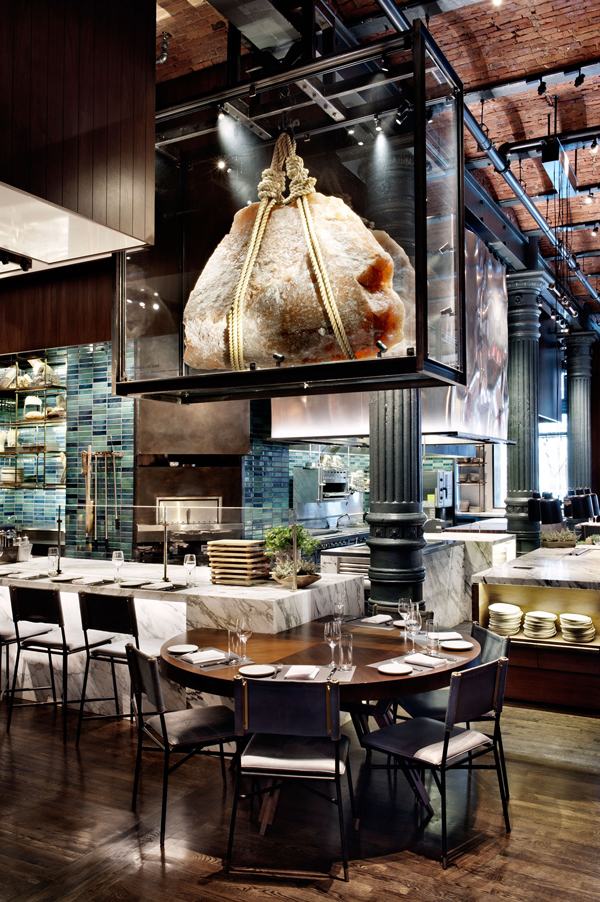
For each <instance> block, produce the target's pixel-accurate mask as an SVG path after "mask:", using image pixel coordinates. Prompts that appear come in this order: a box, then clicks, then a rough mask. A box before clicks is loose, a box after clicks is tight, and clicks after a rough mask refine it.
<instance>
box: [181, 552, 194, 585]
mask: <svg viewBox="0 0 600 902" xmlns="http://www.w3.org/2000/svg"><path fill="white" fill-rule="evenodd" d="M183 566H184V567H185V569H186V570H187V580H186V583H187V585H188V586H193V585H194V580H193V579H192V573H193V572H194V570H195V569H196V555H195V554H186V556H185V557H184V559H183Z"/></svg>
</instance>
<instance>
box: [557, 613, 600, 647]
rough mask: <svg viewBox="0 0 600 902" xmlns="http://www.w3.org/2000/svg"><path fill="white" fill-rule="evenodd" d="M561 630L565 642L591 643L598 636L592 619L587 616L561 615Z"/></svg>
mask: <svg viewBox="0 0 600 902" xmlns="http://www.w3.org/2000/svg"><path fill="white" fill-rule="evenodd" d="M560 628H561V631H562V636H563V639H564V640H565V642H591V641H592V640H593V639H594V637H595V635H596V628H595V626H594V624H593V623H592V618H591V617H588V616H587V615H586V614H561V615H560Z"/></svg>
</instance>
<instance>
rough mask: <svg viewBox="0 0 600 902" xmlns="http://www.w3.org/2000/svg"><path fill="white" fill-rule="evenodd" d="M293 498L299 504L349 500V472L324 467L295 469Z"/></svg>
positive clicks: (295, 503)
mask: <svg viewBox="0 0 600 902" xmlns="http://www.w3.org/2000/svg"><path fill="white" fill-rule="evenodd" d="M293 478H294V486H293V498H294V507H296V506H297V505H298V504H311V503H315V502H316V503H318V504H320V503H322V502H323V501H334V500H337V499H340V498H342V499H345V498H349V497H350V495H351V494H352V492H351V491H350V486H349V479H350V473H349V471H348V470H331V469H324V468H323V467H306V466H305V467H294V473H293Z"/></svg>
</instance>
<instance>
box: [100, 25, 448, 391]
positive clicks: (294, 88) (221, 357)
mask: <svg viewBox="0 0 600 902" xmlns="http://www.w3.org/2000/svg"><path fill="white" fill-rule="evenodd" d="M183 112H185V113H186V114H187V116H186V118H188V119H189V121H188V122H187V123H186V124H184V125H179V126H178V128H177V129H172V130H171V131H169V130H168V129H167V128H166V123H168V121H169V117H170V116H171V117H172V118H175V116H177V118H178V121H180V120H181V115H182V109H181V108H178V109H177V110H173V111H172V112H171V113H170V112H169V111H168V110H166V111H163V112H162V113H161V114H159V116H160V118H161V119H162V122H161V127H163V124H164V125H165V131H164V132H162V133H160V134H159V135H158V141H157V143H158V145H159V147H162V148H163V150H166V149H168V146H169V144H170V143H176V142H177V143H179V142H181V139H182V135H183V136H184V137H185V139H186V140H185V143H183V144H181V147H182V148H183V149H182V150H181V152H180V154H179V156H178V158H176V159H172V158H171V157H169V156H166V155H165V154H164V153H163V154H161V155H160V156H159V157H157V198H156V200H157V205H156V206H157V209H156V213H157V238H156V245H155V246H154V247H153V248H149V249H145V250H143V251H140V252H137V253H131V254H129V255H127V257H126V258H125V255H121V256H120V258H119V264H118V265H119V269H118V274H117V299H116V308H115V334H114V342H113V349H114V355H113V377H114V390H115V392H116V393H117V394H120V395H130V396H137V397H145V398H154V399H160V400H169V401H175V402H184V403H189V402H193V401H210V400H225V399H232V398H236V397H237V398H257V397H277V396H286V395H288V396H289V395H306V394H313V393H331V392H347V391H356V390H357V389H358V388H361V389H363V390H364V389H383V388H393V387H397V388H408V387H422V386H428V385H437V384H440V383H446V384H464V382H465V342H464V313H465V311H464V238H463V236H464V203H463V166H464V155H463V143H462V135H463V96H462V85H461V83H460V81H459V80H458V78H457V77H456V75H455V73H454V72H453V70H452V69H451V67H450V66H449V64H448V63H447V62H446V60H445V59H444V57H443V55H442V54H441V52H440V51H439V49H438V48H437V46H436V45H435V43H434V42H433V40H432V39H431V37H430V35H429V33H428V32H427V30H426V29H425V28H424V27H423V26H422V25H421V23H420V22H415V23H414V27H413V31H412V32H411V33H408V34H404V35H400V36H396V37H393V38H389V39H387V40H385V41H381V42H379V43H376V44H371V45H369V46H368V47H360V48H356V49H353V50H352V51H348V52H346V53H344V54H337V55H335V56H332V57H324V58H321V59H318V60H315V61H313V62H311V63H310V64H307V65H303V66H300V67H296V68H295V69H293V70H291V71H288V72H286V73H285V74H283V73H278V74H276V75H273V76H270V77H269V78H266V79H264V80H262V81H257V82H256V83H254V84H252V85H250V84H245V85H244V84H241V85H238V86H236V87H235V88H230V89H229V90H228V91H225V90H224V91H219V92H213V93H211V95H207V96H205V97H202V98H200V99H199V100H196V101H193V102H190V103H189V104H188V105H187V106H186V108H185V109H184V110H183Z"/></svg>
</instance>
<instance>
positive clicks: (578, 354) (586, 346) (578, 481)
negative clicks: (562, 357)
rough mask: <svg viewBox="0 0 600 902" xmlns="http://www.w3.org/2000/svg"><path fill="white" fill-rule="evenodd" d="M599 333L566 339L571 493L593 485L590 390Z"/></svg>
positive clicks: (575, 335)
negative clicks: (594, 350) (595, 346)
mask: <svg viewBox="0 0 600 902" xmlns="http://www.w3.org/2000/svg"><path fill="white" fill-rule="evenodd" d="M596 338H597V336H596V333H595V332H574V333H573V334H572V335H569V336H568V337H567V338H565V345H566V349H567V455H568V481H569V488H570V489H577V488H585V487H586V486H589V485H590V484H591V481H592V454H591V443H592V435H591V423H590V389H591V383H592V346H593V344H594V342H595V341H596Z"/></svg>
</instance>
